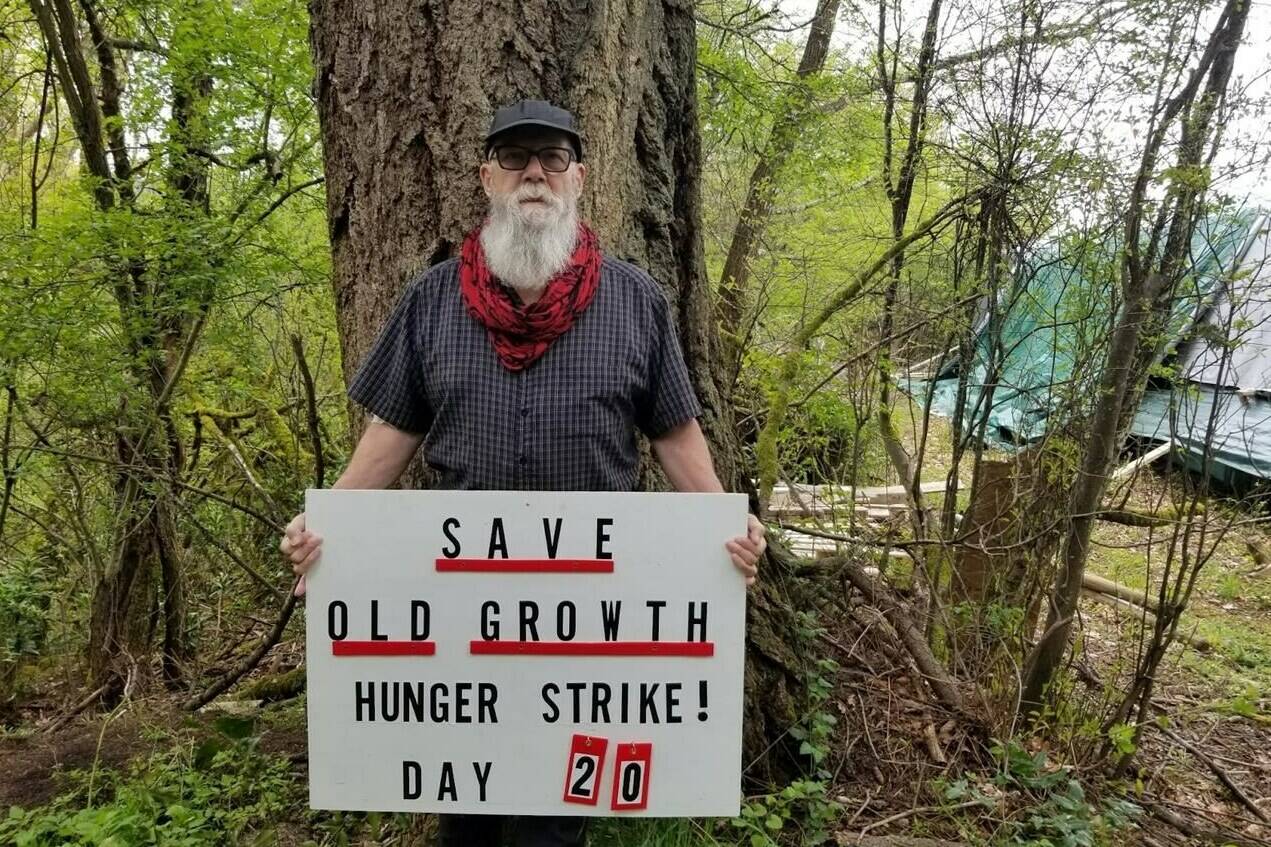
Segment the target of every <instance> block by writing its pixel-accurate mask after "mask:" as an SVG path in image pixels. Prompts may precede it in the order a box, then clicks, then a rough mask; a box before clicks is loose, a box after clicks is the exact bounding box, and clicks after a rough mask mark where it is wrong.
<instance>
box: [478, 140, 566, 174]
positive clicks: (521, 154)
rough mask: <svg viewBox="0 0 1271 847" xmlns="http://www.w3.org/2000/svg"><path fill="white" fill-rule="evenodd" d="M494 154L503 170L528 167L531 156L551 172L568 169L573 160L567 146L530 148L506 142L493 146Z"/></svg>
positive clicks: (518, 169)
mask: <svg viewBox="0 0 1271 847" xmlns="http://www.w3.org/2000/svg"><path fill="white" fill-rule="evenodd" d="M494 155H495V158H497V159H498V160H499V167H501V168H503V170H505V171H523V170H525V169H526V168H527V167H529V164H530V157H531V156H536V157H537V158H538V163H539V164H540V165H542V166H543V170H545V171H547V172H548V173H553V174H558V173H562V172H564V171H566V170H568V169H569V164H570V162H572V161H574V151H573V150H570V149H569V148H568V147H540V148H539V149H537V150H530V149H528V148H525V147H517V146H516V145H514V144H506V145H502V146H500V147H495V148H494Z"/></svg>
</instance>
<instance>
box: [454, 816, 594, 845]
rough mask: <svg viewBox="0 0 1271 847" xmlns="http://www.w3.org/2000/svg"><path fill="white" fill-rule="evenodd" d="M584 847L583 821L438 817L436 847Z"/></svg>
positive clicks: (550, 818) (584, 821)
mask: <svg viewBox="0 0 1271 847" xmlns="http://www.w3.org/2000/svg"><path fill="white" fill-rule="evenodd" d="M505 829H506V830H507V831H508V834H509V835H510V836H511V838H510V841H509V843H510V844H512V845H513V847H584V845H585V844H586V843H587V818H558V817H541V818H540V817H516V818H513V817H505V816H501V815H438V816H437V847H500V845H502V844H503V835H504V830H505Z"/></svg>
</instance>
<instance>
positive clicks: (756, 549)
mask: <svg viewBox="0 0 1271 847" xmlns="http://www.w3.org/2000/svg"><path fill="white" fill-rule="evenodd" d="M746 517H747V519H748V523H747V526H746V535H745V536H743V537H741V538H734V539H733V540H732V541H729V542H726V543H725V544H724V547H725V548H727V550H728V554H729V555H730V556H732V558H733V565H734V566H735V567H736V568H737V570H739V571H741V573H742V575H743V576H745V577H746V584H747V585H754V584H755V577H757V576H758V575H759V557H760V556H762V555H763V551H764V550H765V549H766V548H767V546H768V541H767V539H766V538H764V534H763V533H764V529H763V524H762V523H760V522H759V518H757V517H755V516H754V515H746Z"/></svg>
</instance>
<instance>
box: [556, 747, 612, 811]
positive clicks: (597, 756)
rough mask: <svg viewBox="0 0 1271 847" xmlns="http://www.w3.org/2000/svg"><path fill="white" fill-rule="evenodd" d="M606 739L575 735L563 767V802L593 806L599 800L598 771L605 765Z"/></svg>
mask: <svg viewBox="0 0 1271 847" xmlns="http://www.w3.org/2000/svg"><path fill="white" fill-rule="evenodd" d="M608 746H609V739H608V738H601V737H600V736H598V735H575V736H574V740H573V741H572V742H571V743H570V745H569V761H568V763H567V764H566V766H565V802H566V803H581V804H583V805H584V806H594V805H596V801H597V800H599V799H600V773H601V771H600V769H601V768H602V767H604V764H605V749H606V748H607V747H608Z"/></svg>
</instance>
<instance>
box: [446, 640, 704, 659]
mask: <svg viewBox="0 0 1271 847" xmlns="http://www.w3.org/2000/svg"><path fill="white" fill-rule="evenodd" d="M468 652H469V653H471V654H473V655H475V656H691V657H695V658H705V657H708V656H714V655H715V643H714V642H713V641H473V642H470V643H469V645H468Z"/></svg>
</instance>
